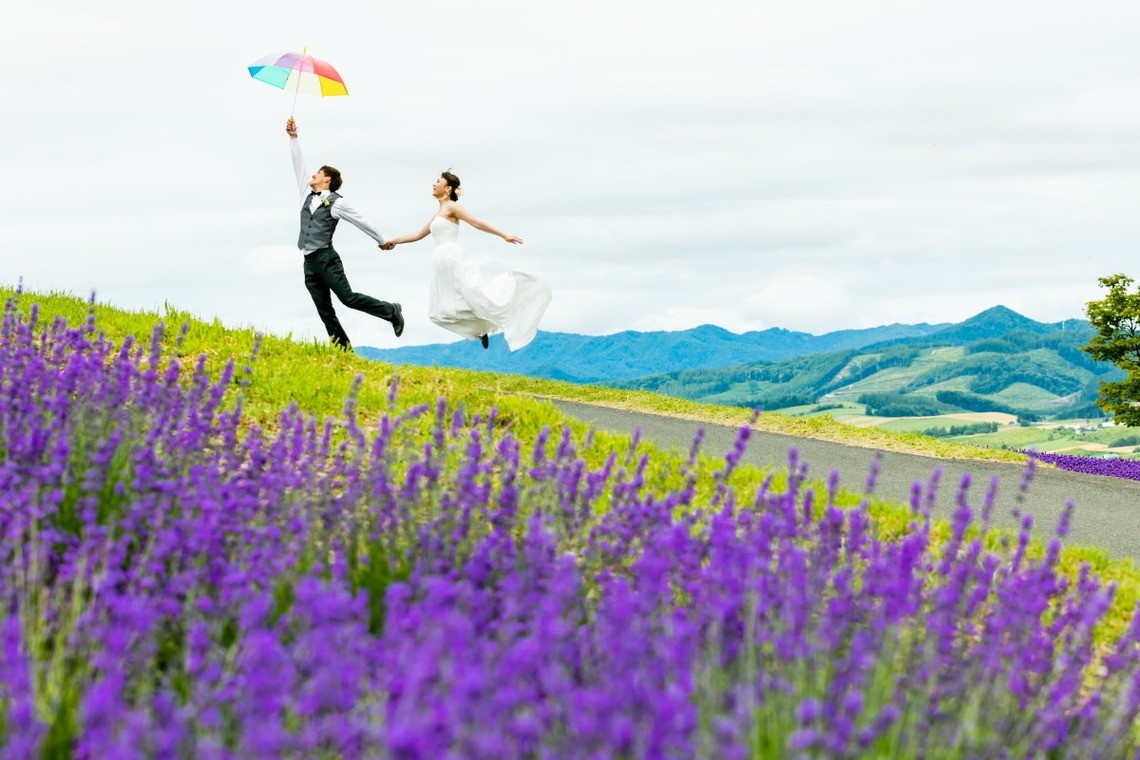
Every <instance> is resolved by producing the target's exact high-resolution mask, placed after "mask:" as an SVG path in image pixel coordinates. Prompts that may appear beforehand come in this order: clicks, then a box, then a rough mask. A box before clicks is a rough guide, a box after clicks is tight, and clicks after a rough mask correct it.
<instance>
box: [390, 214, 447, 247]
mask: <svg viewBox="0 0 1140 760" xmlns="http://www.w3.org/2000/svg"><path fill="white" fill-rule="evenodd" d="M434 218H435V217H432V219H434ZM429 234H431V220H430V219H429V220H428V223H427V224H425V225H424V226H423V229H421V230H420V231H419V232H413V233H412V234H411V235H400V237H394V238H392V239H390V240H389V241H388V244H389V245H391V246H392V247H395V246H397V245H399V244H400V243H414V242H416V241H417V240H423V239H424V238H426V237H427V236H428V235H429ZM388 250H391V248H389V249H388Z"/></svg>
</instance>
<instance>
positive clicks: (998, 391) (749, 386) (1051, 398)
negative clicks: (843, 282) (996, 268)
mask: <svg viewBox="0 0 1140 760" xmlns="http://www.w3.org/2000/svg"><path fill="white" fill-rule="evenodd" d="M1091 335H1092V330H1091V328H1090V327H1089V326H1088V324H1087V323H1085V322H1083V321H1081V320H1066V321H1064V322H1058V323H1053V324H1047V323H1042V322H1035V321H1034V320H1031V319H1028V318H1026V317H1023V316H1021V315H1020V314H1017V313H1016V312H1014V311H1011V310H1010V309H1007V308H1005V307H1001V306H999V307H995V308H993V309H988V310H986V311H984V312H982V313H981V314H978V315H976V316H974V317H971V318H970V319H968V320H966V321H964V322H962V323H960V324H957V325H952V326H950V327H947V328H944V329H942V330H939V331H937V332H934V333H932V334H930V335H925V336H912V337H901V338H895V339H892V340H889V341H884V342H881V343H877V344H872V345H868V346H864V347H862V348H858V349H852V350H847V351H836V352H829V353H821V354H815V355H811V356H801V357H795V358H791V359H784V360H780V361H774V362H754V363H749V364H745V365H742V366H738V367H730V368H721V369H704V370H686V371H679V372H671V373H666V374H660V375H654V376H649V377H644V378H636V379H633V380H629V381H622V382H616V383H613V385H615V386H617V387H622V388H631V389H637V390H647V391H652V392H655V393H662V394H667V395H672V396H678V397H681V398H686V399H692V400H695V401H702V402H707V403H716V404H728V405H733V406H749V407H762V408H765V409H779V408H784V407H790V406H797V405H803V404H815V403H828V402H836V401H853V402H858V403H863V404H866V405H867V408H868V413H869V414H881V415H884V416H908V415H915V416H919V415H930V414H943V413H947V412H956V411H1001V412H1008V413H1012V414H1016V415H1018V416H1020V417H1023V418H1026V419H1043V418H1050V417H1065V416H1078V415H1079V416H1091V415H1099V414H1100V413H1099V411H1098V410H1096V409H1095V407H1093V406H1092V405H1093V402H1094V400H1095V399H1096V396H1097V388H1098V386H1099V384H1100V382H1101V381H1102V380H1106V379H1115V378H1117V377H1119V376H1120V371H1119V370H1117V369H1116V368H1115V367H1113V366H1112V365H1111V364H1107V363H1098V362H1094V361H1092V360H1091V359H1090V358H1089V357H1088V356H1087V355H1086V354H1085V353H1084V352H1082V351H1081V350H1080V349H1081V346H1084V345H1085V344H1087V343H1088V340H1089V338H1090V337H1091Z"/></svg>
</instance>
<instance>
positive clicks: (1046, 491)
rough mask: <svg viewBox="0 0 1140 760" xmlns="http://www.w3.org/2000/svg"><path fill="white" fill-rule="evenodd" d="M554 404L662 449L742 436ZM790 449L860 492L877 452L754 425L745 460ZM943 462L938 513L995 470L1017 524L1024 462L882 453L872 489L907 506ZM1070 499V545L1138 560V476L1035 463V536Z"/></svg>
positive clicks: (821, 473)
mask: <svg viewBox="0 0 1140 760" xmlns="http://www.w3.org/2000/svg"><path fill="white" fill-rule="evenodd" d="M552 403H554V404H555V406H557V407H558V408H559V409H561V410H562V411H563V412H565V413H566V414H568V415H569V416H571V417H574V418H575V419H578V420H581V421H582V422H585V423H587V424H589V425H592V426H593V427H595V428H597V429H598V430H602V431H606V432H613V433H624V434H628V433H632V432H633V430H634V429H635V428H641V433H642V438H643V440H646V441H651V442H652V443H654V444H656V445H657V446H660V447H661V448H664V449H676V450H679V451H682V452H688V450H689V447H690V446H691V445H692V442H693V437H694V436H695V435H696V432H697V428H698V427H704V428H705V438H704V442H703V443H702V445H701V451H702V452H704V453H705V454H707V455H711V456H716V455H718V454H721V453H724V452H727V451H728V450H729V449H731V448H732V445H733V442H734V441H735V440H736V435H737V431H736V428H733V427H728V426H724V425H703V426H702V425H700V424H698V423H696V422H693V421H691V420H683V419H678V418H676V417H666V416H662V415H657V414H645V413H641V412H627V411H622V410H619V409H609V408H606V407H601V406H593V405H590V404H579V403H574V402H568V401H553V402H552ZM790 447H795V448H796V449H797V450H798V451H799V454H800V459H801V460H803V461H806V462H807V463H808V477H809V479H821V480H823V479H826V478H827V477H828V475H829V474H830V472H831V471H832V470H838V471H839V475H840V480H839V482H840V485H841V486H843V487H846V488H847V489H848V490H852V491H856V492H859V491H862V489H863V484H864V483H865V482H866V480H867V474H868V472H869V471H870V467H871V463H872V460H873V459H874V456H875V450H874V449H869V448H862V447H859V446H848V445H844V444H840V443H831V442H828V441H818V440H815V439H812V438H797V437H794V436H789V435H782V434H778V433H764V432H758V431H757V432H754V433H753V434H752V437H751V439H750V440H749V442H748V449H747V451H746V452H745V454H744V460H743V461H744V462H746V463H748V464H752V465H756V466H760V467H770V466H775V467H782V466H784V465H786V464H787V461H788V449H789V448H790ZM938 467H940V468H942V478H941V481H940V486H939V488H938V491H937V498H936V502H935V508H934V514H935V516H936V517H943V518H944V517H948V516H949V515H950V512H951V510H952V509H953V507H954V496H955V494H956V493H957V490H958V486H959V484H960V482H961V479H962V475H963V474H965V473H969V474H970V476H971V479H972V485H971V487H970V491H969V503H970V504H971V505H981V504H982V501H983V499H984V497H985V494H986V491H987V489H988V488H989V485H990V480H991V479H992V478H993V477H995V476H996V477H997V478H998V479H999V485H998V492H997V502H996V507H995V509H994V517H993V522H994V524H996V525H999V526H1002V527H1007V528H1013V529H1016V528H1017V525H1016V523H1015V521H1014V520H1013V518H1012V517H1011V516H1010V514H1009V513H1010V509H1011V508H1012V507H1014V506H1015V505H1016V501H1015V496H1016V495H1017V492H1018V489H1019V486H1020V484H1021V481H1022V478H1023V476H1024V473H1025V467H1024V466H1022V465H1019V464H1009V463H1004V462H982V461H976V460H962V459H936V458H932V457H923V456H917V455H914V454H899V453H895V452H883V459H882V469H881V472H880V474H879V478H878V481H877V484H876V487H875V494H876V495H878V496H880V497H882V498H884V499H890V500H892V501H898V502H901V503H904V504H905V503H907V502H909V501H910V493H911V484H912V483H914V482H915V481H920V482H922V483H924V484H925V483H926V482H927V481H929V480H930V476H931V473H932V472H933V471H934V469H935V468H938ZM1070 499H1072V500H1073V501H1074V502H1075V503H1076V510H1075V511H1074V513H1073V522H1072V526H1071V531H1070V533H1069V536H1068V538H1067V539H1066V543H1069V544H1083V545H1086V546H1097V547H1101V548H1104V549H1106V550H1108V552H1109V553H1110V554H1111V555H1112V556H1114V557H1129V558H1131V559H1133V560H1134V561H1136V562H1140V482H1136V481H1132V480H1125V479H1123V478H1110V477H1103V476H1098V475H1084V474H1081V473H1075V472H1066V471H1064V470H1056V469H1048V468H1045V467H1038V468H1037V469H1036V474H1035V476H1034V478H1033V481H1032V483H1031V484H1030V486H1029V491H1028V493H1027V494H1026V497H1025V500H1024V501H1023V502H1022V509H1023V510H1024V511H1025V512H1028V513H1029V514H1032V515H1033V518H1034V522H1035V525H1036V527H1035V529H1034V536H1035V537H1036V538H1041V539H1046V538H1048V537H1050V536H1052V535H1053V530H1054V528H1055V527H1056V525H1057V520H1058V518H1059V517H1060V515H1061V512H1062V510H1063V509H1064V508H1065V503H1066V502H1067V501H1068V500H1070Z"/></svg>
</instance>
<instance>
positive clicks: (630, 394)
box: [0, 287, 1140, 629]
mask: <svg viewBox="0 0 1140 760" xmlns="http://www.w3.org/2000/svg"><path fill="white" fill-rule="evenodd" d="M13 295H15V292H14V291H13V290H12V289H11V288H3V287H0V298H2V299H3V300H8V299H9V298H11V297H12V296H13ZM17 304H18V308H20V309H21V310H23V311H25V312H27V311H28V310H29V309H30V308H31V307H32V305H33V304H36V305H37V309H38V311H39V314H40V316H39V318H40V320H41V321H48V320H51V319H54V318H63V319H66V320H67V321H68V322H70V323H72V324H79V323H81V322H83V321H84V320H85V319H87V317H88V314H89V313H90V312H91V311H92V310H93V312H94V315H95V319H96V324H97V326H98V329H99V330H100V331H102V332H104V333H106V335H107V336H108V337H109V338H110V339H112V340H113V341H115V342H116V343H118V342H120V341H122V340H123V339H124V338H125V337H126V336H131V335H133V336H137V339H138V340H140V341H142V342H144V343H146V342H149V339H150V336H151V334H152V332H153V330H154V328H155V325H156V324H157V323H159V322H163V323H165V325H167V326H168V329H167V331H166V334H165V337H164V343H165V344H166V345H167V348H166V349H165V353H166V354H167V355H178V356H181V357H184V359H186V360H187V363H188V364H192V363H193V361H192V360H194V359H196V358H197V357H199V356H203V355H204V356H205V357H206V361H207V368H208V370H209V371H210V372H211V373H212V374H213V375H214V376H216V375H217V373H219V372H220V370H221V368H222V367H223V366H224V365H225V363H226V362H227V361H230V360H233V361H234V362H235V365H236V367H237V369H238V373H237V376H238V377H239V378H244V377H247V376H248V378H249V382H248V384H247V385H245V387H244V390H243V391H242V394H243V397H244V402H243V403H244V405H245V406H244V408H245V415H246V417H247V418H248V419H250V420H251V421H253V422H256V423H258V424H261V425H267V426H272V425H273V423H274V421H275V419H276V417H277V415H278V413H279V412H280V410H282V409H283V408H284V407H286V406H287V405H289V404H290V403H296V404H297V405H298V407H299V408H301V409H303V410H305V411H306V412H307V413H310V414H312V415H314V416H316V417H318V418H325V417H339V416H340V415H341V413H342V410H343V407H344V402H345V399H346V397H347V396H348V395H349V393H350V391H351V389H352V387H353V385H354V383H355V382H356V379H357V378H359V379H360V386H359V389H358V392H357V407H356V408H357V415H358V419H359V420H360V421H361V423H362V424H364V425H367V424H368V423H369V422H370V421H373V420H376V419H378V418H379V417H380V416H381V415H382V414H383V413H384V412H385V411H386V410H387V409H388V400H387V399H388V393H389V384H390V382H391V381H392V379H393V378H394V377H397V376H398V378H399V389H400V392H399V402H398V406H399V407H401V408H404V407H410V406H412V405H416V404H425V403H426V404H433V405H434V404H435V403H436V402H437V400H438V399H440V398H446V399H448V400H449V402H450V404H451V405H452V406H453V407H456V406H463V407H465V408H466V409H468V410H471V411H473V412H481V413H485V412H486V411H487V410H488V409H490V408H491V407H494V408H495V409H496V410H497V412H498V416H499V419H500V422H501V423H502V424H504V425H508V426H510V428H511V429H512V431H513V432H514V434H515V435H516V436H517V437H518V438H519V439H520V440H521V441H523V442H524V445H526V443H528V442H532V441H534V440H535V439H536V438H537V437H538V435H539V433H540V431H541V430H542V429H543V428H544V427H550V428H552V429H554V430H560V429H562V428H563V427H570V428H571V429H572V431H573V432H574V434H575V439H576V440H583V439H584V438H585V434H586V432H587V426H585V425H584V424H582V423H580V422H577V421H575V420H573V419H570V418H568V417H566V416H564V415H563V414H561V413H560V412H559V411H558V409H557V408H556V407H554V406H553V405H552V404H549V403H546V402H544V401H542V400H541V399H542V398H543V397H545V398H557V399H565V400H569V401H578V402H584V403H592V404H600V405H605V406H612V407H616V408H621V409H629V410H636V411H644V412H651V413H655V414H665V415H671V416H676V417H681V418H684V419H689V420H697V421H701V422H704V423H711V424H725V425H741V424H745V423H747V422H748V419H749V418H750V416H751V413H750V412H749V411H748V410H746V409H739V408H731V407H723V406H715V405H708V404H699V403H696V402H691V401H686V400H683V399H677V398H672V397H667V396H659V395H656V394H653V393H648V392H640V391H624V390H618V389H613V388H604V387H599V386H580V385H574V384H570V383H562V382H557V381H549V380H538V379H535V378H529V377H521V376H511V375H500V374H495V373H491V372H472V371H466V370H456V369H441V368H432V367H416V366H408V365H403V366H394V365H390V364H385V363H381V362H374V361H370V360H367V359H364V358H362V357H359V356H356V355H354V354H347V353H344V352H342V351H339V350H336V349H332V348H330V347H327V346H325V345H320V344H317V343H315V342H309V343H300V342H296V341H290V340H285V339H281V338H276V337H271V336H270V337H265V338H264V339H263V340H262V341H261V342H260V348H259V350H258V352H257V357H256V360H255V361H253V362H252V366H251V368H250V373H249V374H248V375H247V373H246V372H245V371H244V368H245V367H246V366H247V365H250V362H249V359H250V357H251V356H252V355H253V353H254V345H255V342H256V341H257V338H256V336H255V335H254V333H253V331H252V330H238V329H229V328H227V327H225V326H224V325H223V324H221V322H219V321H218V320H214V321H212V322H204V321H201V320H197V319H195V318H193V317H191V316H190V315H189V314H187V313H184V312H178V311H175V310H168V311H167V313H165V314H162V315H159V314H156V313H148V312H128V311H125V310H122V309H117V308H114V307H111V306H108V305H105V304H95V305H94V306H92V305H91V304H89V303H88V302H87V301H85V300H83V299H80V298H76V297H74V296H72V295H69V294H60V293H51V294H40V293H34V294H33V293H25V294H22V295H20V296H19V298H18V300H17ZM183 325H186V326H188V328H187V330H186V332H185V334H184V336H183V337H181V338H179V336H178V329H179V328H180V327H181V326H183ZM536 396H537V397H538V398H535V397H536ZM754 427H755V428H757V429H762V430H767V431H773V432H780V433H787V434H790V435H800V436H807V437H812V438H820V439H825V440H831V441H836V442H840V443H844V444H848V445H857V446H866V447H872V448H879V449H889V450H893V451H905V452H910V453H919V454H925V455H928V456H936V457H943V458H950V457H955V458H968V459H1001V460H1006V461H1023V459H1024V457H1023V456H1022V455H1019V454H1016V453H1014V452H1008V451H997V450H991V449H982V448H977V447H973V446H965V445H962V444H953V443H946V442H942V441H939V440H937V439H932V438H928V437H926V436H921V435H915V434H906V433H892V432H889V431H884V430H877V429H874V428H863V429H859V428H853V427H850V426H846V425H842V424H841V423H837V422H835V421H834V420H831V419H829V418H827V417H814V418H797V417H787V416H784V415H778V414H762V415H760V416H759V418H758V420H757V421H756V422H755V423H754ZM593 440H594V443H593V444H592V446H591V450H590V451H584V452H583V455H584V456H588V458H592V459H593V460H594V461H595V463H596V462H597V461H599V459H600V458H601V459H604V456H605V455H608V452H609V451H624V450H627V449H628V447H629V438H628V437H627V436H613V435H607V434H604V433H596V434H595V435H594V439H593ZM639 451H644V452H649V453H653V454H654V456H653V460H654V465H653V468H652V469H653V470H657V472H658V473H659V474H660V475H661V477H662V478H664V477H666V476H668V475H670V474H671V473H673V472H675V471H676V468H677V465H678V462H679V458H678V457H676V456H673V455H669V454H666V453H665V452H659V451H656V450H655V449H654V447H653V446H650V445H647V444H644V443H642V444H641V445H640V449H639ZM712 453H713V454H716V455H719V454H721V453H722V452H712ZM706 461H707V462H708V463H711V465H710V467H711V466H715V461H716V460H715V458H706ZM650 474H652V472H651V473H650ZM767 474H768V473H766V472H764V471H762V470H759V469H756V468H751V467H741V468H739V469H738V470H737V471H736V473H735V474H734V476H733V485H734V486H735V487H736V488H738V489H739V490H740V491H741V492H742V495H746V494H747V493H748V492H749V489H751V488H755V487H756V486H758V485H759V484H760V482H761V481H762V480H763V478H764V477H765V476H766V475H767ZM775 480H776V484H777V486H779V483H780V482H781V481H782V478H781V477H779V476H777V477H776V479H775ZM859 498H860V497H859V496H858V495H855V494H850V493H848V494H845V495H844V497H843V498H842V500H841V503H845V504H848V505H850V504H854V503H857V502H858V501H859ZM872 514H873V516H874V518H875V520H876V524H877V526H878V528H879V531H880V533H882V534H883V535H885V536H889V535H893V534H898V533H901V532H902V531H904V530H905V529H906V525H907V524H908V522H909V521H910V519H911V517H910V513H909V510H908V509H907V508H905V507H902V506H899V505H892V504H884V503H881V502H877V503H875V504H873V505H872ZM999 538H1000V537H998V536H995V537H994V541H995V542H996V541H997V540H999ZM1037 551H1038V552H1039V551H1040V547H1037ZM1082 561H1087V562H1089V563H1090V565H1091V566H1092V567H1093V569H1094V570H1095V571H1096V572H1097V573H1098V574H1100V575H1101V576H1102V577H1105V578H1111V579H1114V580H1116V581H1117V582H1118V583H1119V584H1120V591H1119V593H1118V598H1117V605H1116V606H1117V614H1116V616H1115V617H1114V621H1113V624H1112V625H1111V626H1110V627H1111V628H1113V629H1118V628H1119V627H1122V626H1123V625H1124V621H1125V616H1126V615H1128V614H1129V613H1130V611H1131V609H1132V607H1133V605H1134V604H1135V600H1136V597H1137V590H1138V589H1140V571H1138V570H1137V568H1136V567H1135V565H1134V564H1133V563H1132V562H1130V561H1127V560H1112V559H1110V558H1109V557H1108V555H1107V553H1106V552H1104V551H1103V550H1100V549H1094V548H1085V547H1067V548H1066V549H1065V552H1064V559H1063V563H1062V564H1063V565H1064V566H1065V567H1066V568H1067V569H1068V570H1069V571H1070V572H1073V573H1075V572H1076V569H1077V567H1079V564H1080V563H1081V562H1082Z"/></svg>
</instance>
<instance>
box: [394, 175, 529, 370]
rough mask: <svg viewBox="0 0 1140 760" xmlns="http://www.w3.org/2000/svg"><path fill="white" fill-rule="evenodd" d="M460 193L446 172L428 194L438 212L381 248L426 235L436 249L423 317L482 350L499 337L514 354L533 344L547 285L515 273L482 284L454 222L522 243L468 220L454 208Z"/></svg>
mask: <svg viewBox="0 0 1140 760" xmlns="http://www.w3.org/2000/svg"><path fill="white" fill-rule="evenodd" d="M461 192H462V191H461V190H460V189H459V177H456V176H455V175H454V174H452V173H451V172H449V171H446V172H444V173H443V174H441V175H440V176H439V178H438V179H436V181H435V184H434V185H432V190H431V194H432V197H434V198H435V199H436V200H437V201H439V211H437V212H436V214H435V215H434V216H433V217H432V218H431V219H429V220H428V223H427V224H425V225H424V227H423V229H421V230H420V231H419V232H416V233H414V234H411V235H402V236H400V237H397V238H392V239H391V240H389V241H388V243H387V244H386V245H384V246H382V247H383V248H384V249H385V250H391V249H392V248H394V247H395V246H397V245H400V244H401V243H412V242H415V241H416V240H423V239H424V238H425V237H427V236H428V234H429V233H430V234H431V235H432V237H433V238H434V239H435V248H433V249H432V252H431V279H430V288H431V289H430V291H429V293H428V296H429V298H428V318H429V319H431V321H432V322H434V323H435V324H437V325H439V326H440V327H443V328H445V329H447V330H451V331H452V332H454V333H458V334H459V335H462V336H463V337H464V338H471V339H473V340H478V341H480V342H482V344H483V348H487V347H488V345H489V341H488V338H487V336H488V335H490V334H492V333H496V332H502V333H503V337H504V338H506V341H507V346H508V347H509V348H510V350H511V351H517V350H519V349H520V348H522V347H523V346H525V345H526V344H528V343H530V342H531V341H532V340H534V335H535V332H537V330H538V322H539V320H541V319H542V315H543V314H544V313H545V312H546V307H547V306H548V305H549V304H550V283H548V282H547V281H546V278H545V277H543V276H542V275H538V274H530V273H528V272H515V271H510V272H505V273H503V274H501V275H498V276H497V277H494V278H492V279H489V280H484V279H483V275H482V274H481V273H480V271H479V267H478V266H476V264H475V263H474V262H473V261H471V259H469V258H468V257H467V252H466V251H465V250H463V247H462V246H461V245H459V243H458V242H456V241H457V239H458V237H459V223H460V222H461V221H463V222H467V223H468V224H470V225H471V226H472V227H474V228H475V229H477V230H482V231H483V232H488V233H490V234H492V235H498V236H499V237H501V238H502V239H503V240H506V241H507V242H508V243H513V244H520V243H522V239H521V238H517V237H515V236H513V235H505V234H503V233H502V232H499V231H498V230H496V229H495V228H494V227H492V226H491V225H489V224H487V223H486V222H482V221H480V220H478V219H476V218H475V217H473V216H472V215H471V213H470V212H468V211H467V209H465V208H464V207H463V206H460V205H459V204H458V203H457V201H458V200H459V195H460V193H461Z"/></svg>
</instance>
